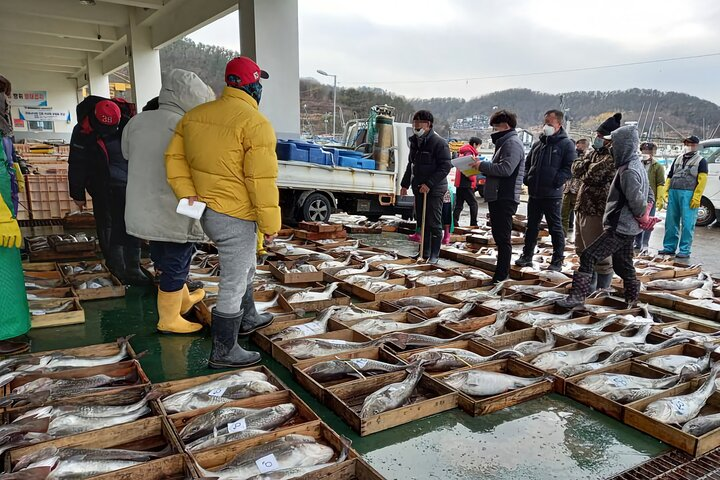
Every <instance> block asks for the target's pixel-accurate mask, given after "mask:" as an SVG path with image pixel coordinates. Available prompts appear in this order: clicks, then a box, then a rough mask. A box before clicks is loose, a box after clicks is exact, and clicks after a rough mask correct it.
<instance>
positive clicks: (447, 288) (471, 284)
mask: <svg viewBox="0 0 720 480" xmlns="http://www.w3.org/2000/svg"><path fill="white" fill-rule="evenodd" d="M433 276H438V277H446V278H447V277H454V276H460V277H462V275H460V274H459V273H455V272H445V273H439V274H437V275H435V274H433ZM463 278H464V277H463ZM421 279H422V277H420V278H419V279H415V280H413V284H415V285H418V287H415V288H423V287H427V289H428V291H429V292H430V294H431V295H434V294H437V293H442V292H451V291H455V290H467V289H469V288H475V287H477V286H480V285H488V284H489V283H490V282H492V279H488V280H486V281H481V280H479V279H476V278H465V279H464V280H459V279H458V280H457V281H454V282H445V283H440V284H437V285H427V286H425V285H422V283H420V282H419V281H418V280H421Z"/></svg>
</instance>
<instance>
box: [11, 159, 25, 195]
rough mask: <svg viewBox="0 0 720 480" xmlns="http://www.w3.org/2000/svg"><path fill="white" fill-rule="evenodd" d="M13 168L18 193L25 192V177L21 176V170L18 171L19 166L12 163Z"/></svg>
mask: <svg viewBox="0 0 720 480" xmlns="http://www.w3.org/2000/svg"><path fill="white" fill-rule="evenodd" d="M13 168H14V169H15V178H17V184H18V191H20V192H24V191H25V176H23V173H22V170H20V165H18V164H17V163H14V164H13Z"/></svg>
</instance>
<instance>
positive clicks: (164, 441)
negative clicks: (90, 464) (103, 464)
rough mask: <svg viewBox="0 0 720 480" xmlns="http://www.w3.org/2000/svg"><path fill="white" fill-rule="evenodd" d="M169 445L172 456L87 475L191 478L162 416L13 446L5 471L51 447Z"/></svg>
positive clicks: (134, 479) (125, 479) (126, 479)
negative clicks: (16, 446)
mask: <svg viewBox="0 0 720 480" xmlns="http://www.w3.org/2000/svg"><path fill="white" fill-rule="evenodd" d="M168 446H170V448H171V450H170V452H171V453H170V455H169V456H166V457H162V458H158V459H155V460H151V461H148V462H143V463H141V464H139V465H136V466H133V467H128V468H124V469H122V470H116V471H114V472H110V473H106V474H102V475H96V476H92V477H86V478H92V479H94V480H164V479H170V480H174V479H178V480H179V479H184V478H188V475H192V474H193V472H194V470H193V469H192V468H191V466H190V464H189V463H188V462H187V458H186V457H185V455H184V454H182V448H181V446H180V444H179V442H178V441H177V439H176V438H175V435H174V433H173V432H172V430H171V427H170V425H169V423H168V421H167V419H165V418H163V417H149V418H144V419H141V420H136V421H134V422H131V423H126V424H123V425H116V426H113V427H108V428H104V429H102V430H94V431H91V432H86V433H80V434H77V435H71V436H68V437H63V438H59V439H55V440H49V441H46V442H42V443H37V444H35V445H30V446H27V447H22V448H16V449H13V450H11V451H10V452H9V453H8V454H7V455H5V471H10V469H11V468H12V466H14V465H15V464H16V463H17V462H18V460H20V459H21V458H22V457H23V456H24V455H28V454H31V453H36V452H39V451H40V450H42V449H43V448H48V447H57V448H62V447H76V448H99V449H105V448H117V449H124V450H137V451H147V452H151V451H152V452H159V451H161V450H163V449H164V448H166V447H168Z"/></svg>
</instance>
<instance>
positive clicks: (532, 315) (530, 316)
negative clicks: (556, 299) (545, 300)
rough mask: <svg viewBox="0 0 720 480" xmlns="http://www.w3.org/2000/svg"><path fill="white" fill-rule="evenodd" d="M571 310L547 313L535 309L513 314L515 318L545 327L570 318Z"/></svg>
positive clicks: (535, 325)
mask: <svg viewBox="0 0 720 480" xmlns="http://www.w3.org/2000/svg"><path fill="white" fill-rule="evenodd" d="M572 314H573V312H572V311H569V312H567V313H548V312H538V311H536V310H526V311H524V312H520V313H518V314H516V315H515V318H516V319H517V320H520V321H521V322H525V323H529V324H531V325H532V326H534V327H547V326H550V325H553V324H555V323H557V322H562V321H565V320H569V319H570V318H572Z"/></svg>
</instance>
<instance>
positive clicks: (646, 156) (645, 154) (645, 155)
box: [642, 153, 650, 162]
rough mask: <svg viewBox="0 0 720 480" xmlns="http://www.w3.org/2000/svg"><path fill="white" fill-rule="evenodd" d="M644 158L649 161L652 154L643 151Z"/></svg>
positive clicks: (644, 160)
mask: <svg viewBox="0 0 720 480" xmlns="http://www.w3.org/2000/svg"><path fill="white" fill-rule="evenodd" d="M642 160H643V162H647V161H649V160H650V154H649V153H643V154H642Z"/></svg>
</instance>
